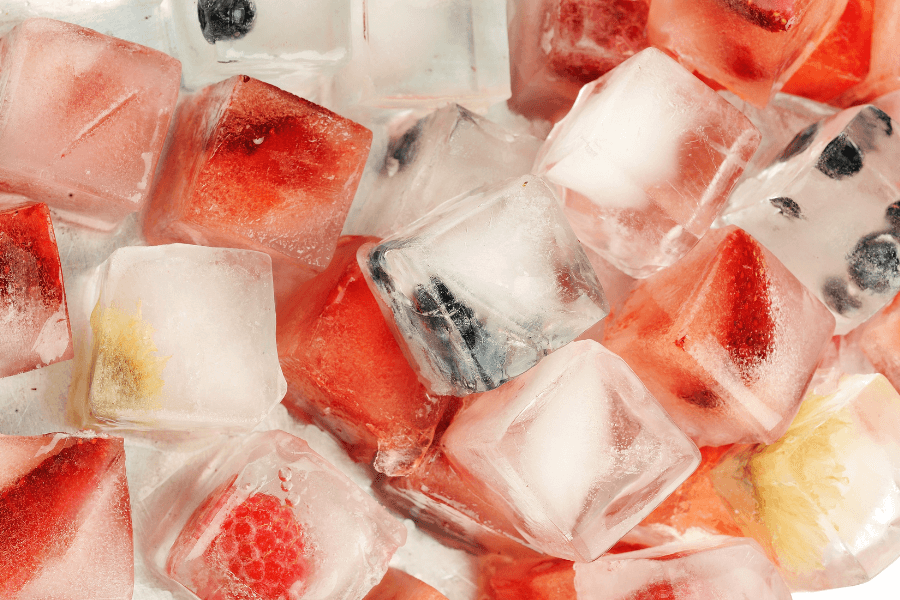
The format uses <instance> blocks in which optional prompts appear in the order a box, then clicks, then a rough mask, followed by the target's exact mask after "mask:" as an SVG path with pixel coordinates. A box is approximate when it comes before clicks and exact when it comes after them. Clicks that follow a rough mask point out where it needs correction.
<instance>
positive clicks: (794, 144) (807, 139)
mask: <svg viewBox="0 0 900 600" xmlns="http://www.w3.org/2000/svg"><path fill="white" fill-rule="evenodd" d="M818 132H819V124H818V123H813V124H812V125H810V126H809V127H807V128H806V129H804V130H803V131H801V132H800V133H798V134H797V135H795V136H794V139H792V140H791V141H790V142H788V145H787V146H785V147H784V150H782V151H781V154H779V155H778V157H777V158H776V159H775V161H776V162H785V161H787V160H790V159H792V158H794V157H795V156H797V155H798V154H800V153H801V152H803V151H804V150H806V149H807V148H809V146H810V144H812V143H813V140H814V139H815V137H816V134H817V133H818Z"/></svg>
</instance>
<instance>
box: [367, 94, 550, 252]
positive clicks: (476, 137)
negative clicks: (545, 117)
mask: <svg viewBox="0 0 900 600" xmlns="http://www.w3.org/2000/svg"><path fill="white" fill-rule="evenodd" d="M540 145H541V142H540V140H538V139H537V138H535V137H532V136H530V135H513V134H511V133H508V132H507V131H505V130H504V129H503V128H501V127H499V126H497V125H495V124H494V123H492V122H491V121H489V120H487V119H485V118H484V117H480V116H478V115H476V114H474V113H473V112H471V111H469V110H467V109H465V108H463V107H461V106H459V105H450V106H447V107H445V108H442V109H440V110H437V111H435V112H433V113H432V114H430V115H429V116H427V117H425V118H423V119H421V120H419V121H418V122H416V123H415V124H414V125H413V126H412V127H410V128H408V129H406V131H404V132H403V133H402V134H400V135H397V136H395V137H394V138H392V139H391V141H390V143H389V145H388V149H387V153H386V156H385V159H384V162H383V164H382V165H381V169H380V171H379V173H378V179H377V181H376V183H375V188H374V189H373V191H372V192H371V195H370V196H369V197H368V198H366V202H365V206H364V208H363V209H362V210H363V211H364V213H365V215H364V216H362V215H360V216H357V217H356V227H357V228H363V230H364V231H366V232H370V233H371V234H372V235H377V236H379V237H385V236H388V235H391V234H393V233H396V232H397V231H399V230H401V229H403V228H404V227H406V226H407V225H409V224H411V223H413V222H414V221H415V220H416V219H418V218H420V217H422V216H424V215H425V214H427V213H428V212H430V211H431V210H433V209H434V208H436V207H437V206H438V205H439V204H441V203H442V202H444V201H446V200H449V199H450V198H453V197H455V196H458V195H459V194H462V193H464V192H468V191H470V190H473V189H475V188H477V187H480V186H482V185H487V184H492V183H497V182H499V181H503V180H505V179H509V178H511V177H519V176H522V175H527V174H528V173H529V172H530V171H531V165H532V164H533V163H534V157H535V155H536V154H537V151H538V148H539V147H540Z"/></svg>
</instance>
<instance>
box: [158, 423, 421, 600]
mask: <svg viewBox="0 0 900 600" xmlns="http://www.w3.org/2000/svg"><path fill="white" fill-rule="evenodd" d="M160 523H161V526H160V528H159V530H158V531H157V532H156V533H155V534H153V537H152V540H153V541H152V542H151V545H152V548H151V555H152V556H154V557H156V558H155V559H154V560H158V561H159V563H158V565H157V566H159V567H163V565H164V568H165V572H166V574H168V575H169V576H170V577H171V578H173V579H174V580H175V581H177V582H178V583H180V584H181V585H183V586H184V587H186V588H187V589H189V590H191V591H192V592H193V593H194V594H196V595H197V596H198V597H200V598H201V599H202V600H213V599H215V600H244V599H246V598H265V599H266V600H270V599H271V600H286V599H287V598H291V599H296V600H307V599H320V598H329V599H332V598H334V599H335V600H338V599H346V600H350V599H354V598H362V597H363V596H364V594H365V593H366V592H367V591H368V590H369V589H370V588H372V586H374V585H375V584H376V583H378V581H379V580H380V579H381V578H382V576H383V575H384V574H385V572H386V571H387V568H388V561H389V560H390V558H391V556H392V555H393V554H394V552H395V551H396V550H397V548H398V547H400V546H401V545H403V543H404V541H405V539H406V529H405V528H404V527H403V525H402V524H401V523H399V522H398V521H396V520H395V519H394V518H393V517H391V516H390V515H389V514H388V512H387V511H386V510H385V509H384V508H382V507H381V506H380V505H379V504H378V503H377V502H376V501H375V500H374V499H373V498H372V497H370V496H369V495H368V494H366V493H365V492H364V491H362V490H361V489H360V488H359V487H357V486H356V485H355V484H354V483H352V482H351V481H350V480H349V479H347V478H346V477H345V476H344V475H342V474H341V473H340V472H339V471H337V469H335V468H334V467H333V466H331V465H330V464H329V463H327V462H326V461H325V460H324V459H323V458H322V457H321V456H319V455H318V454H316V453H315V452H313V451H312V450H311V449H310V447H309V446H308V445H307V444H306V442H304V441H303V440H301V439H299V438H296V437H294V436H292V435H290V434H288V433H285V432H283V431H266V432H260V433H256V434H253V435H252V436H250V437H249V438H246V439H245V440H244V441H243V442H242V443H241V444H240V445H239V446H236V447H234V446H232V447H227V448H225V449H224V450H223V454H221V455H220V456H219V457H217V458H216V459H214V460H213V462H212V463H210V464H209V466H208V467H207V468H206V469H205V470H204V475H202V476H201V477H200V478H198V479H196V480H195V481H194V482H193V483H191V484H190V485H188V486H187V487H186V488H184V490H183V491H182V493H181V495H180V496H179V497H178V498H177V499H175V500H174V501H173V502H172V503H171V507H170V510H169V512H168V513H167V514H166V515H165V518H163V519H160Z"/></svg>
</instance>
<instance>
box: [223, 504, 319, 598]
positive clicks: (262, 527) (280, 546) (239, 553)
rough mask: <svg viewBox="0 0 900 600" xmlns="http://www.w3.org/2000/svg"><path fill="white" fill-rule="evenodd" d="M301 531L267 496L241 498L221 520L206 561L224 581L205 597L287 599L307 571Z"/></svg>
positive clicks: (291, 515) (289, 514)
mask: <svg viewBox="0 0 900 600" xmlns="http://www.w3.org/2000/svg"><path fill="white" fill-rule="evenodd" d="M303 550H304V548H303V531H302V530H301V528H300V524H299V523H298V522H297V519H296V518H295V517H294V513H293V511H292V510H291V509H290V507H288V506H285V505H283V504H282V503H281V501H279V500H278V498H276V497H274V496H271V495H269V494H263V493H257V494H254V495H252V496H250V497H249V498H247V499H246V500H245V501H244V502H243V503H241V504H240V505H239V506H238V507H237V508H235V509H234V510H233V511H232V512H231V514H229V515H228V517H226V519H225V521H224V522H223V523H222V531H221V533H220V534H219V535H218V536H217V537H216V538H215V539H214V540H213V541H212V543H211V544H210V545H209V548H207V550H206V554H205V557H206V562H207V564H208V565H209V566H210V567H211V568H212V569H214V570H218V571H219V572H220V574H221V575H222V576H223V578H224V579H225V581H226V582H225V583H224V584H223V585H221V587H219V589H218V590H216V592H215V593H214V594H213V595H212V596H211V598H210V600H213V599H214V600H246V599H247V598H254V599H255V598H260V599H264V600H287V599H288V591H289V590H290V589H291V586H292V585H294V583H296V582H297V581H301V580H303V579H304V578H305V577H306V574H307V571H308V570H309V567H308V564H307V561H306V559H305V558H304V556H303Z"/></svg>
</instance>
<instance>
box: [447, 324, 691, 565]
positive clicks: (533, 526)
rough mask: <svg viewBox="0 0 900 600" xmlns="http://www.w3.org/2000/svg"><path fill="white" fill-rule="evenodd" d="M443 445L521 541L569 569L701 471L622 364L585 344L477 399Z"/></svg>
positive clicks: (601, 549) (452, 426)
mask: <svg viewBox="0 0 900 600" xmlns="http://www.w3.org/2000/svg"><path fill="white" fill-rule="evenodd" d="M441 443H442V446H443V447H444V449H445V450H446V452H447V454H448V456H449V458H450V460H451V461H453V462H454V463H456V464H457V465H458V466H459V467H460V468H462V469H463V470H465V471H466V472H467V473H468V474H470V475H471V476H472V477H474V478H475V479H476V480H477V481H479V483H480V484H481V485H484V486H487V487H489V488H491V489H492V490H493V491H494V492H496V493H497V494H498V495H500V496H501V497H502V498H503V502H504V508H505V509H506V510H508V511H509V512H510V513H512V515H513V519H514V520H513V522H514V524H515V526H516V528H517V529H518V531H519V533H520V534H521V535H522V536H523V537H524V538H525V539H526V540H527V541H529V542H530V543H531V544H533V545H534V546H535V547H536V548H538V549H539V550H541V551H542V552H543V553H545V554H549V555H551V556H556V557H559V558H566V559H569V560H576V561H591V560H594V559H596V558H597V557H598V556H600V555H601V554H603V553H604V552H605V551H606V550H608V549H609V548H610V547H611V546H612V545H613V544H615V543H616V541H618V540H619V539H620V538H621V537H622V536H623V535H625V533H626V532H627V531H628V530H629V529H631V528H632V527H634V526H635V525H637V523H638V522H639V521H640V520H641V519H642V518H643V517H645V516H646V515H647V514H649V513H650V511H652V510H653V509H654V508H655V507H656V505H657V504H659V503H660V502H662V500H663V499H664V498H665V497H666V496H668V495H669V494H670V493H672V491H674V490H675V488H677V487H678V485H679V484H680V483H681V482H682V481H684V480H685V479H686V478H687V477H688V475H690V473H691V472H692V471H693V470H694V469H695V468H696V467H697V465H698V464H699V462H700V454H699V452H698V451H697V448H696V447H695V446H694V445H693V444H692V443H691V442H690V440H688V439H687V437H686V436H685V435H684V434H683V433H682V432H681V431H680V430H679V429H678V428H677V427H676V426H675V424H674V423H672V421H671V420H670V419H669V417H668V415H667V414H666V412H665V411H664V410H663V409H662V407H661V406H660V405H659V404H658V403H657V402H656V401H655V400H654V399H653V397H652V396H650V393H649V392H648V391H647V389H646V388H645V387H644V386H643V385H642V384H641V382H640V380H638V378H637V377H636V376H635V374H634V373H633V372H632V371H631V370H630V369H629V368H628V366H627V365H626V364H625V363H624V361H622V360H621V359H620V358H619V357H617V356H615V355H614V354H612V353H611V352H609V351H608V350H606V349H605V348H603V346H601V345H600V344H598V343H596V342H593V341H591V340H584V341H580V342H574V343H572V344H569V345H568V346H565V347H564V348H562V349H560V350H557V351H556V352H554V353H553V354H551V355H550V356H548V357H547V358H545V359H544V360H542V361H541V362H540V363H539V364H538V365H537V366H536V367H534V368H533V369H531V370H530V371H528V372H527V373H525V374H523V375H520V376H519V377H517V378H516V379H515V380H513V381H511V382H509V383H508V384H506V385H504V386H502V387H500V388H498V389H496V390H493V391H491V392H486V393H484V394H482V395H481V396H479V397H478V398H477V399H476V400H475V401H474V402H472V404H471V405H469V406H467V407H466V408H464V409H463V410H462V412H460V413H459V414H458V415H457V416H456V417H455V418H454V420H453V422H452V423H451V424H450V427H449V428H448V429H447V432H446V433H445V434H444V437H443V439H442V441H441Z"/></svg>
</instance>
